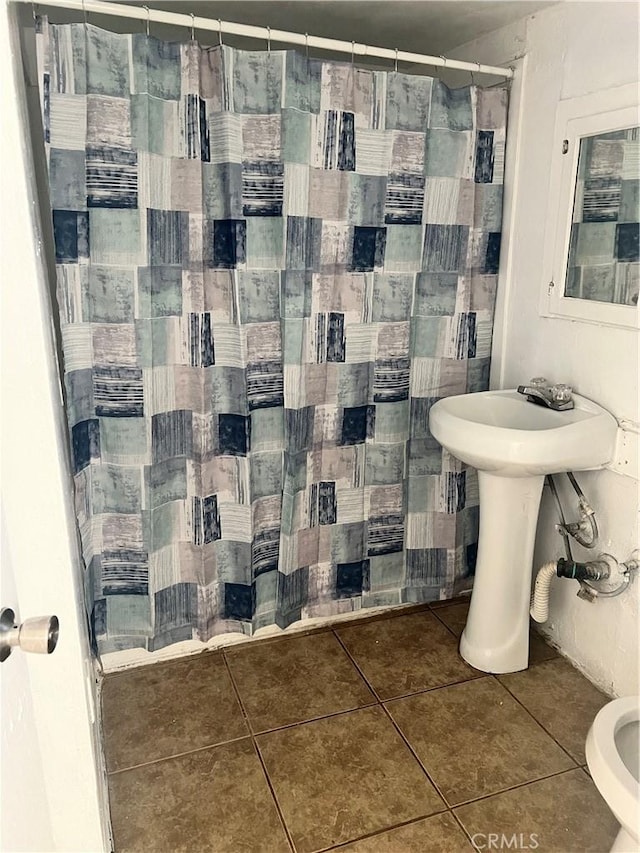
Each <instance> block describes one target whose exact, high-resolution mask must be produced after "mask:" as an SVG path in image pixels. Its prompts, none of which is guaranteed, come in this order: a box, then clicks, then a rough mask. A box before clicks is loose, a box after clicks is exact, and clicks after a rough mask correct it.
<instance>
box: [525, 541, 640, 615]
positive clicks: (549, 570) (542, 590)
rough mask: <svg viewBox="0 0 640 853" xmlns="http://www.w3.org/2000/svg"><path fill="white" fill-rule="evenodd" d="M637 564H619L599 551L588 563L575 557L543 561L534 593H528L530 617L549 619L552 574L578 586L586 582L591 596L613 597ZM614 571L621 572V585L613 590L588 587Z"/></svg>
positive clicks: (605, 578)
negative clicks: (570, 579) (572, 581)
mask: <svg viewBox="0 0 640 853" xmlns="http://www.w3.org/2000/svg"><path fill="white" fill-rule="evenodd" d="M639 566H640V562H639V561H638V560H637V559H631V560H628V561H627V562H626V563H622V565H620V564H619V563H618V561H617V560H616V559H615V557H612V556H611V555H610V554H601V555H600V558H599V559H598V560H591V561H589V562H588V563H578V562H575V561H574V560H564V559H562V558H560V559H559V560H558V561H557V562H551V563H545V565H544V566H542V568H541V569H539V570H538V574H537V575H536V582H535V586H534V590H533V595H532V596H531V610H530V611H529V612H530V613H531V618H532V619H533V620H534V621H535V622H546V621H547V619H548V618H549V592H550V589H551V580H552V578H554V577H559V578H573V579H574V580H577V581H579V582H580V584H581V586H582V585H586V586H587V587H588V589H589V590H591V591H592V593H593V594H594V596H604V597H605V598H607V597H608V598H612V597H613V596H615V595H620V593H621V592H624V590H625V589H626V588H627V586H628V585H629V581H630V580H631V577H630V576H631V572H632V571H635V570H636V569H637V568H638V567H639ZM615 570H617V571H618V572H619V573H620V580H621V583H620V585H619V586H617V587H616V588H615V589H613V590H599V589H596V588H595V587H592V586H591V582H593V581H602V580H607V579H608V578H610V577H611V574H612V572H613V571H615ZM581 592H582V590H581ZM579 594H580V593H579Z"/></svg>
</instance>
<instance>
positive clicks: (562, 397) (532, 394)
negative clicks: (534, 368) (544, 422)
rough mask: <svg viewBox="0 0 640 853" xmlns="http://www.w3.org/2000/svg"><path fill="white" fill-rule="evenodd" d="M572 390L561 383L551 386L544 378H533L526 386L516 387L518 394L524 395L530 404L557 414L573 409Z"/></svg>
mask: <svg viewBox="0 0 640 853" xmlns="http://www.w3.org/2000/svg"><path fill="white" fill-rule="evenodd" d="M572 390H573V389H572V388H571V386H570V385H564V384H562V383H560V384H558V385H551V384H550V382H549V381H548V380H547V379H545V378H544V376H535V377H534V378H533V379H532V380H531V381H530V382H529V384H528V385H518V394H524V395H525V397H526V398H527V400H528V401H529V402H530V403H536V405H538V406H546V407H547V408H548V409H555V410H556V411H558V412H564V411H567V409H573V408H574V403H573V397H572V396H571V392H572Z"/></svg>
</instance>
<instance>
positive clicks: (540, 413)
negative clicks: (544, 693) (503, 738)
mask: <svg viewBox="0 0 640 853" xmlns="http://www.w3.org/2000/svg"><path fill="white" fill-rule="evenodd" d="M573 399H574V402H575V408H574V409H569V410H567V411H564V412H558V411H555V410H553V409H547V408H546V407H544V406H539V405H536V404H535V403H531V402H529V401H528V400H527V398H526V397H525V396H523V395H522V394H518V392H517V391H481V392H478V393H476V394H462V395H460V396H457V397H447V398H445V399H443V400H438V402H437V403H435V404H434V405H433V407H432V408H431V411H430V413H429V427H430V429H431V433H432V435H433V436H434V438H435V439H436V440H437V441H439V442H440V444H441V445H442V446H443V447H444V448H446V450H448V451H449V453H451V454H452V455H453V456H456V457H457V458H458V459H460V460H461V461H462V462H466V463H467V465H472V466H473V467H474V468H477V469H478V486H479V493H480V534H479V538H478V559H477V564H476V571H475V579H474V583H473V593H472V595H471V604H470V606H469V615H468V617H467V624H466V626H465V629H464V631H463V633H462V636H461V638H460V654H461V655H462V657H463V658H464V659H465V660H466V661H467V662H468V663H470V664H471V665H472V666H475V667H476V669H480V670H483V671H484V672H516V671H517V670H521V669H526V667H527V665H528V660H529V598H530V595H531V575H532V568H533V547H534V543H535V536H536V525H537V523H538V510H539V507H540V498H541V497H542V487H543V485H544V478H545V474H554V473H560V472H562V471H581V470H585V469H590V468H602V467H603V466H604V465H606V464H607V463H608V462H610V461H611V460H612V459H613V455H614V448H615V442H616V434H617V429H618V426H617V424H616V421H615V419H614V418H613V417H612V416H611V415H610V414H609V412H607V411H605V410H604V409H603V408H601V407H600V406H598V405H596V404H595V403H592V402H591V401H590V400H587V399H585V398H584V397H580V396H579V395H577V394H574V396H573Z"/></svg>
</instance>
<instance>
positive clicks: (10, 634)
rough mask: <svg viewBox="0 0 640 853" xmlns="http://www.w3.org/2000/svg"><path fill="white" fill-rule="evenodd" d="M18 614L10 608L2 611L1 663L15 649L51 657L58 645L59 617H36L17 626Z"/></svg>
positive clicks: (0, 611)
mask: <svg viewBox="0 0 640 853" xmlns="http://www.w3.org/2000/svg"><path fill="white" fill-rule="evenodd" d="M15 620H16V614H15V613H14V612H13V610H12V609H11V608H10V607H3V608H2V610H0V662H2V661H4V660H6V659H7V658H8V657H9V655H10V654H11V651H12V649H13V648H14V647H16V646H17V647H18V648H21V649H22V651H24V652H36V653H37V654H40V655H50V654H51V652H52V651H53V650H54V649H55V647H56V646H57V645H58V634H59V633H60V623H59V622H58V617H57V616H36V618H35V619H25V620H24V622H23V623H22V624H21V625H16V623H15Z"/></svg>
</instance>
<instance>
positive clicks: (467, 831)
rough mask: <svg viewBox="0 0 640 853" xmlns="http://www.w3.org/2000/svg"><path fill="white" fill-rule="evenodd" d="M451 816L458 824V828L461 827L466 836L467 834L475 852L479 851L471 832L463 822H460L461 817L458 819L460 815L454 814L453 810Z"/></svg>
mask: <svg viewBox="0 0 640 853" xmlns="http://www.w3.org/2000/svg"><path fill="white" fill-rule="evenodd" d="M451 815H452V817H453V819H454V820H455V822H456V823H457V824H458V826H459V827H460V829H461V830H462V831H463V832H464V834H465V836H466V838H468V839H469V844H471V846H472V847H473V849H474V850H477V849H478V848H477V847H476V845H475V844H474V843H473V838H472V837H471V833H470V832H469V830H468V829H467V827H466V826H465V825H464V824H463V822H462V821H461V820H460V818H459V817H458V815H457V814H456V813H455V812H454V810H453V809H451Z"/></svg>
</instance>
